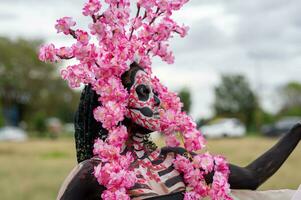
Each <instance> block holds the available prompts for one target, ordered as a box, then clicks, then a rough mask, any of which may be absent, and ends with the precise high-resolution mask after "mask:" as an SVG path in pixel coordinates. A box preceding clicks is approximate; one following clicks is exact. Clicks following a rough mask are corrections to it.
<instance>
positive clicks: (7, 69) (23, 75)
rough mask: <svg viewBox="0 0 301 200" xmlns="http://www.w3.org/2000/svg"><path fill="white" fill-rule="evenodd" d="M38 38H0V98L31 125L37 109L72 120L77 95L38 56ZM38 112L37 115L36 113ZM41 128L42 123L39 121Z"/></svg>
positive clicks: (52, 68)
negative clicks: (34, 39) (31, 39)
mask: <svg viewBox="0 0 301 200" xmlns="http://www.w3.org/2000/svg"><path fill="white" fill-rule="evenodd" d="M40 43H41V41H26V40H23V39H19V40H9V39H7V38H0V52H1V54H0V101H1V102H2V105H3V109H5V110H12V109H14V110H17V111H18V114H19V120H18V121H21V120H23V121H26V122H27V123H29V124H31V123H32V122H33V121H35V120H33V119H36V118H37V116H41V114H38V113H39V112H42V113H44V115H45V116H48V117H50V116H55V117H59V118H60V119H62V120H63V121H72V119H73V111H74V110H75V106H76V104H77V102H78V99H79V94H77V93H75V92H74V91H72V90H70V89H69V88H68V86H67V84H66V83H65V82H64V81H63V80H61V78H60V77H58V72H57V70H56V67H55V66H54V65H52V64H45V63H42V62H40V61H39V60H38V58H37V48H38V46H39V45H40ZM36 115H37V116H36ZM38 124H39V126H40V127H36V128H41V127H42V126H41V123H40V122H39V123H38Z"/></svg>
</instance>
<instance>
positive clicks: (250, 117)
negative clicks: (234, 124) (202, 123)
mask: <svg viewBox="0 0 301 200" xmlns="http://www.w3.org/2000/svg"><path fill="white" fill-rule="evenodd" d="M257 107H258V106H257V99H256V95H255V94H254V92H253V91H252V90H251V88H250V86H249V83H248V82H247V80H246V79H245V77H244V76H242V75H224V76H222V78H221V83H220V84H219V85H218V86H217V87H216V88H215V102H214V110H215V113H216V115H217V116H220V117H236V118H239V119H240V120H241V121H242V122H244V123H245V124H246V126H247V128H248V129H249V130H250V128H253V125H254V117H255V113H256V109H257Z"/></svg>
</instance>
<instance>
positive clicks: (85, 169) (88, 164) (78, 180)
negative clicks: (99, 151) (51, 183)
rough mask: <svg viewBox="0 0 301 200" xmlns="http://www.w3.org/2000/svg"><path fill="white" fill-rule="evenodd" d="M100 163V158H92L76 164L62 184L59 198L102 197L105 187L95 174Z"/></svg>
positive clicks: (77, 199) (63, 199)
mask: <svg viewBox="0 0 301 200" xmlns="http://www.w3.org/2000/svg"><path fill="white" fill-rule="evenodd" d="M99 163H100V160H99V159H97V158H91V159H88V160H85V161H83V162H81V163H79V164H78V165H77V166H75V167H74V168H73V170H72V171H71V172H70V173H69V175H68V177H67V178H66V179H65V181H64V183H63V185H62V186H61V188H60V191H59V194H58V197H57V200H69V199H70V200H71V199H72V200H81V199H87V200H89V199H101V197H100V195H101V191H103V190H104V189H105V188H104V187H103V186H101V185H99V183H98V182H97V180H96V178H95V177H94V174H93V172H94V167H95V166H97V165H98V164H99Z"/></svg>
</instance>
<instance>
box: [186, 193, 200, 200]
mask: <svg viewBox="0 0 301 200" xmlns="http://www.w3.org/2000/svg"><path fill="white" fill-rule="evenodd" d="M199 199H201V196H200V195H199V194H198V193H196V192H185V195H184V200H199Z"/></svg>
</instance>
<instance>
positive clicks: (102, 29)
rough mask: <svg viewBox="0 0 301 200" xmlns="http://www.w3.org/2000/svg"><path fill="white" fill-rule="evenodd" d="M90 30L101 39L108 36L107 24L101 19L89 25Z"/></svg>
mask: <svg viewBox="0 0 301 200" xmlns="http://www.w3.org/2000/svg"><path fill="white" fill-rule="evenodd" d="M89 28H90V31H91V34H92V35H97V36H98V38H99V39H100V40H101V39H103V38H105V37H106V36H107V32H106V26H105V24H104V23H102V22H101V21H97V22H95V23H93V24H90V25H89Z"/></svg>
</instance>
